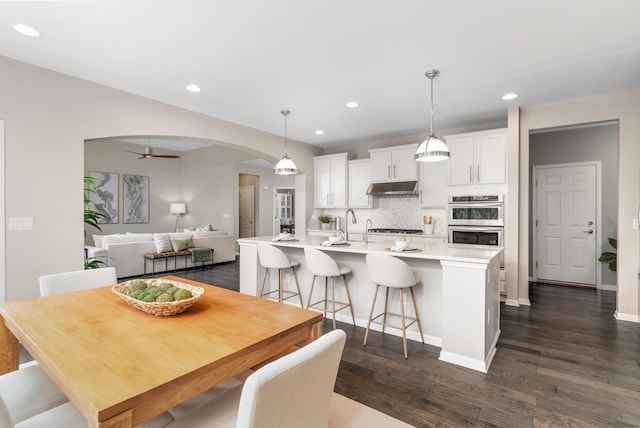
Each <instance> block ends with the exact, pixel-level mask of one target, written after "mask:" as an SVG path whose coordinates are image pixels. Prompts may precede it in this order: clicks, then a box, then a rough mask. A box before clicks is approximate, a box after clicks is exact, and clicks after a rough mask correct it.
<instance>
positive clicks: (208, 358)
mask: <svg viewBox="0 0 640 428" xmlns="http://www.w3.org/2000/svg"><path fill="white" fill-rule="evenodd" d="M166 279H170V280H174V281H180V282H184V283H188V284H191V285H196V286H200V287H203V288H204V289H205V293H204V295H203V296H202V297H200V299H199V300H198V301H197V302H196V303H195V304H194V305H193V306H192V307H191V308H189V309H188V310H187V311H186V312H183V313H182V314H179V315H175V316H170V317H155V316H153V315H149V314H146V313H144V312H141V311H138V310H137V309H134V308H132V307H130V306H128V305H127V304H126V303H125V302H124V301H122V300H121V299H120V298H118V297H117V296H115V295H113V294H112V292H111V287H101V288H94V289H90V290H83V291H77V292H73V293H65V294H58V295H53V296H47V297H40V298H36V299H28V300H22V301H17V302H8V303H0V315H1V316H2V320H3V321H4V323H3V325H2V326H0V372H1V373H5V372H7V371H11V370H16V369H17V368H18V342H20V343H22V345H23V346H24V347H25V348H26V349H27V351H29V353H30V354H31V355H32V356H33V357H34V358H35V359H36V360H37V361H38V362H39V364H40V365H41V366H42V368H43V369H44V370H45V371H46V373H47V374H48V375H49V376H50V377H51V379H53V381H54V382H55V383H56V384H57V385H58V386H59V387H60V389H62V391H63V392H64V393H65V394H66V395H67V397H69V399H70V400H71V401H72V402H73V404H74V405H75V406H76V407H77V408H78V410H79V411H80V412H81V413H82V414H83V415H84V416H85V417H86V418H87V422H88V426H89V427H97V426H100V427H115V426H118V427H131V426H135V425H138V424H140V423H142V422H144V421H146V420H148V419H151V418H153V417H154V416H156V415H158V414H160V413H162V412H163V411H166V410H168V409H169V408H171V407H173V406H175V405H177V404H179V403H181V402H183V401H185V400H187V399H189V398H191V397H193V396H196V395H197V394H200V393H201V392H203V391H205V390H207V389H209V388H211V387H212V386H214V385H216V384H218V383H220V382H222V381H224V380H226V379H228V378H230V377H233V376H235V375H237V374H239V373H241V372H243V371H244V370H246V369H249V368H253V367H256V366H260V365H262V364H264V363H266V362H268V361H271V360H273V359H275V358H278V357H279V356H281V355H283V354H285V353H287V352H290V351H291V350H292V349H293V347H294V346H296V345H305V344H307V343H309V342H311V341H313V340H315V339H316V338H318V337H319V336H320V335H321V334H322V314H319V313H317V312H313V311H309V310H306V309H301V308H298V307H294V306H291V305H284V304H280V303H277V302H273V301H270V300H267V299H261V298H257V297H253V296H249V295H245V294H242V293H237V292H234V291H230V290H225V289H222V288H218V287H214V286H209V285H206V284H202V283H198V282H195V281H190V280H186V279H183V278H178V277H174V276H169V277H166Z"/></svg>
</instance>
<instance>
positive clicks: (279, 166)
mask: <svg viewBox="0 0 640 428" xmlns="http://www.w3.org/2000/svg"><path fill="white" fill-rule="evenodd" d="M280 113H282V115H283V116H284V156H282V159H280V160H279V161H278V163H276V165H275V166H274V167H273V173H274V174H276V175H297V174H299V173H300V171H298V168H296V164H295V163H294V162H293V161H292V160H291V159H289V156H287V116H289V113H291V112H290V111H289V110H280Z"/></svg>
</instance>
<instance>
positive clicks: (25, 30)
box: [13, 24, 40, 37]
mask: <svg viewBox="0 0 640 428" xmlns="http://www.w3.org/2000/svg"><path fill="white" fill-rule="evenodd" d="M13 29H14V30H16V31H17V32H18V33H20V34H24V35H25V36H29V37H40V32H39V31H38V30H36V29H35V28H33V27H30V26H28V25H24V24H15V25H14V26H13Z"/></svg>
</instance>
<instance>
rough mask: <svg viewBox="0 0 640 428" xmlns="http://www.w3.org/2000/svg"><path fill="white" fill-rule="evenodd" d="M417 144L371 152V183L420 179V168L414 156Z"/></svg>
mask: <svg viewBox="0 0 640 428" xmlns="http://www.w3.org/2000/svg"><path fill="white" fill-rule="evenodd" d="M417 147H418V146H417V144H409V145H406V146H397V147H388V148H384V149H372V150H369V153H370V156H371V181H372V182H385V181H411V180H417V179H418V168H417V166H416V161H415V160H414V159H413V155H414V154H415V152H416V148H417Z"/></svg>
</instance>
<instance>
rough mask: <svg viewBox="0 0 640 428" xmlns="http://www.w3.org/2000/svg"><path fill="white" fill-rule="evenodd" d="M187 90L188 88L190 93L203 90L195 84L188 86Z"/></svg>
mask: <svg viewBox="0 0 640 428" xmlns="http://www.w3.org/2000/svg"><path fill="white" fill-rule="evenodd" d="M186 88H187V91H189V92H200V91H202V89H200V86H198V85H194V84H191V85H187V86H186Z"/></svg>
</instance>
